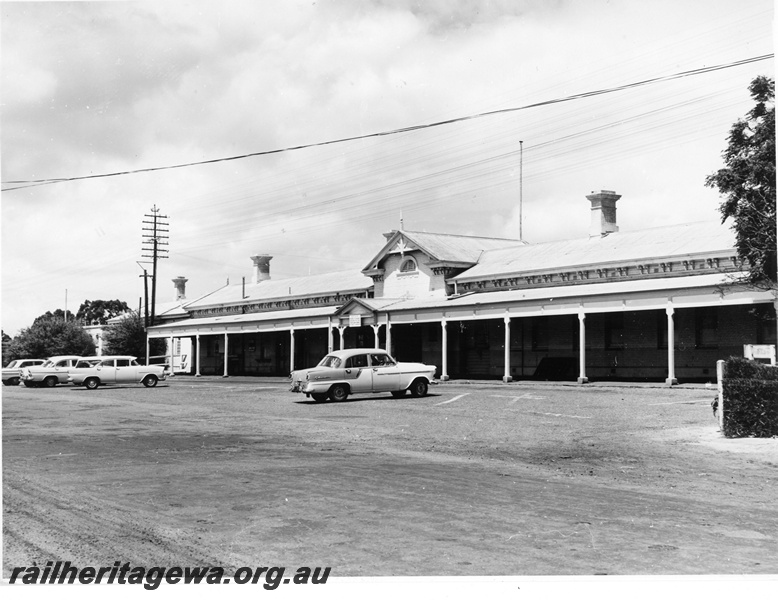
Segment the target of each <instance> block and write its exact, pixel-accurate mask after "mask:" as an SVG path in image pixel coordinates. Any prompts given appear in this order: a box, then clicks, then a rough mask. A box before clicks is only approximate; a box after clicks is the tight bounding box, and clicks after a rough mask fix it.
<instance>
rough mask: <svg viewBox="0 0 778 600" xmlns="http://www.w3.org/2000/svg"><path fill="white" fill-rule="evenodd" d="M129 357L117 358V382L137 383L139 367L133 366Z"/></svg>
mask: <svg viewBox="0 0 778 600" xmlns="http://www.w3.org/2000/svg"><path fill="white" fill-rule="evenodd" d="M131 363H132V361H131V360H130V359H129V358H117V359H116V383H137V382H138V371H139V370H140V369H139V367H133V366H132V364H131Z"/></svg>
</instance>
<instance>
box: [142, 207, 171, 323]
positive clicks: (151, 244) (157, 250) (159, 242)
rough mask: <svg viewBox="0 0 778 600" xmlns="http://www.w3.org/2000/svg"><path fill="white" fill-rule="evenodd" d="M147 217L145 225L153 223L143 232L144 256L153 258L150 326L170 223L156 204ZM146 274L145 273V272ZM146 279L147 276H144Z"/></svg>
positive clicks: (152, 321) (152, 319)
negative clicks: (160, 262) (158, 271)
mask: <svg viewBox="0 0 778 600" xmlns="http://www.w3.org/2000/svg"><path fill="white" fill-rule="evenodd" d="M143 216H144V218H145V219H147V220H144V221H143V224H144V225H151V227H144V228H143V231H144V232H148V233H144V234H143V252H146V254H143V258H150V259H151V265H152V267H151V316H150V318H149V322H148V326H149V327H153V326H154V319H155V316H156V303H157V261H158V260H159V259H162V258H168V255H167V253H168V250H167V248H161V247H160V246H167V245H168V243H167V239H168V236H167V235H166V234H167V233H169V232H170V229H168V227H169V224H168V222H167V220H166V219H168V218H169V217H167V216H166V215H160V214H159V209H158V208H157V205H156V204H155V205H154V206H153V207H152V209H151V214H150V215H148V214H147V215H143ZM144 275H145V273H144ZM144 281H145V278H144Z"/></svg>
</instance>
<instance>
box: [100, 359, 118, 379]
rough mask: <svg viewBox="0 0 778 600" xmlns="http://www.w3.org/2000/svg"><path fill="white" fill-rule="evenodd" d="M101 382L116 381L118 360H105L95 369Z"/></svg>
mask: <svg viewBox="0 0 778 600" xmlns="http://www.w3.org/2000/svg"><path fill="white" fill-rule="evenodd" d="M95 371H97V376H98V377H99V378H100V382H101V383H116V360H115V359H109V360H103V361H101V362H100V364H99V365H98V366H97V368H96V369H95Z"/></svg>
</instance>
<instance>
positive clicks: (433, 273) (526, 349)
mask: <svg viewBox="0 0 778 600" xmlns="http://www.w3.org/2000/svg"><path fill="white" fill-rule="evenodd" d="M586 198H587V199H588V201H589V203H590V204H589V209H590V213H591V226H590V231H589V236H588V237H585V238H581V239H572V240H565V241H554V242H545V243H538V244H528V243H526V242H524V241H522V240H515V239H500V238H492V237H476V236H462V235H452V234H445V233H428V232H419V231H406V230H402V229H401V230H394V231H390V232H388V233H386V234H384V237H385V239H384V240H383V241H382V242H379V243H377V244H376V248H378V251H377V252H375V254H373V255H372V258H370V259H369V260H368V261H366V264H365V267H364V268H363V269H362V270H361V271H356V270H355V271H344V272H337V273H325V274H314V275H310V276H307V277H298V278H291V279H280V280H276V279H272V278H271V276H270V262H271V259H272V257H271V256H269V255H265V254H258V255H255V256H252V257H251V260H252V261H253V267H254V274H253V277H252V278H251V281H249V282H245V281H244V282H241V283H239V284H232V285H227V286H225V287H222V288H220V289H218V290H215V291H214V292H212V293H210V294H207V295H205V296H203V297H200V298H197V299H195V300H193V301H190V302H180V303H179V304H178V305H177V308H176V310H175V311H174V312H172V313H170V314H169V315H167V317H168V318H167V321H166V322H164V323H162V324H160V325H157V326H155V327H152V328H150V329H149V338H166V339H168V340H169V343H168V348H170V349H171V353H172V356H171V360H172V361H173V362H174V363H175V364H178V365H180V366H181V365H183V367H184V368H181V367H179V371H183V372H187V373H191V374H193V375H222V376H230V375H257V376H263V375H264V376H270V375H272V376H286V375H288V374H289V372H290V371H291V370H293V369H295V368H304V367H309V366H313V365H315V364H316V363H317V362H318V361H319V360H320V359H321V358H322V357H323V356H324V354H326V353H327V352H328V351H330V350H333V349H338V348H353V347H381V348H386V349H387V350H388V351H389V352H390V353H391V354H392V355H394V356H395V357H396V358H397V359H398V360H401V361H421V362H425V363H428V364H434V365H436V366H437V376H438V377H440V378H441V379H443V380H446V379H463V378H471V379H477V378H486V379H501V380H503V381H506V382H508V381H512V380H517V379H540V380H561V381H578V382H580V383H585V382H587V381H589V380H598V381H602V380H635V381H663V382H665V383H667V384H673V383H677V382H679V381H681V382H684V381H712V380H715V376H716V374H715V365H716V360H718V359H721V358H726V357H728V356H731V355H735V356H742V355H743V346H744V345H745V344H775V341H776V319H775V315H776V309H775V295H774V293H773V291H770V290H760V289H755V288H753V287H748V286H743V285H741V284H738V283H737V280H738V276H739V275H741V274H742V272H743V270H744V268H745V265H744V264H743V263H742V262H741V261H740V260H739V259H738V257H737V253H736V251H735V238H734V233H733V232H732V231H731V229H730V228H729V227H727V226H725V225H722V224H719V223H715V222H714V223H690V224H683V225H672V226H666V227H658V228H652V229H645V230H640V231H629V232H627V231H624V232H622V231H619V228H618V225H617V222H616V202H617V201H618V199H619V198H620V196H619V195H618V194H616V193H614V192H612V191H607V190H603V191H599V192H593V193H591V194H590V195H588V196H586ZM582 204H583V203H582ZM585 209H586V207H585V206H582V214H583V210H585ZM366 255H368V254H367V253H366ZM182 281H184V282H185V281H186V280H184V279H183V278H178V279H177V280H174V282H177V283H176V286H177V290H179V291H180V296H181V297H183V296H184V294H183V287H182V286H183V283H181V282H182ZM179 287H180V289H179ZM182 347H184V348H186V349H188V351H189V352H190V353H191V355H190V356H186V357H184V356H182V355H181V352H180V350H179V351H178V353H177V352H176V348H178V349H180V348H182Z"/></svg>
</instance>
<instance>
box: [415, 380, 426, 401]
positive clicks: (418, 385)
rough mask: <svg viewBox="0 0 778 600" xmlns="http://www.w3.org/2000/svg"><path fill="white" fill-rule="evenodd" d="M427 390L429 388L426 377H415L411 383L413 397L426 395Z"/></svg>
mask: <svg viewBox="0 0 778 600" xmlns="http://www.w3.org/2000/svg"><path fill="white" fill-rule="evenodd" d="M427 390H429V384H428V383H427V380H426V379H416V380H415V381H414V382H413V383H412V384H411V396H413V397H414V398H421V397H422V396H426V395H427Z"/></svg>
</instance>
